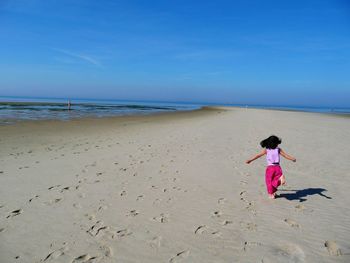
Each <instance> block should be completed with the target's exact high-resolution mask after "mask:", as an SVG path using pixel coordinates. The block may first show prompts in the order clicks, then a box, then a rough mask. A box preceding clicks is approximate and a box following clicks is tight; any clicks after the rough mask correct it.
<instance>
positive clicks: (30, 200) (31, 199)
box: [28, 195, 39, 203]
mask: <svg viewBox="0 0 350 263" xmlns="http://www.w3.org/2000/svg"><path fill="white" fill-rule="evenodd" d="M38 197H39V195H36V196H34V197H32V198H30V199H29V200H28V202H29V203H31V202H32V201H33V200H34V199H36V198H38Z"/></svg>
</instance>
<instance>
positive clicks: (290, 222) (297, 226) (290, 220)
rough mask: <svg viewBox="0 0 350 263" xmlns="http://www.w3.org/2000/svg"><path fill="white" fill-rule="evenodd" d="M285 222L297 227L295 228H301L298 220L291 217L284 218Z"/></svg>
mask: <svg viewBox="0 0 350 263" xmlns="http://www.w3.org/2000/svg"><path fill="white" fill-rule="evenodd" d="M284 222H286V223H287V224H288V225H290V226H291V227H295V228H299V227H300V225H299V224H298V223H297V222H296V221H294V220H292V219H289V218H287V219H284Z"/></svg>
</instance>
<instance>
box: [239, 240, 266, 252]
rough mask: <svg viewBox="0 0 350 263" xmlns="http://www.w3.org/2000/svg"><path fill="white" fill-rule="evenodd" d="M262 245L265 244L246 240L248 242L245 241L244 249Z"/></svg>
mask: <svg viewBox="0 0 350 263" xmlns="http://www.w3.org/2000/svg"><path fill="white" fill-rule="evenodd" d="M261 246H263V244H261V243H260V242H249V241H246V242H244V245H243V251H247V250H249V249H253V248H256V247H261Z"/></svg>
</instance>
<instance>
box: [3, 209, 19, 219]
mask: <svg viewBox="0 0 350 263" xmlns="http://www.w3.org/2000/svg"><path fill="white" fill-rule="evenodd" d="M22 212H23V210H22V209H17V210H13V211H12V212H11V213H10V214H9V215H8V216H7V217H6V218H10V217H14V216H18V215H20V214H22Z"/></svg>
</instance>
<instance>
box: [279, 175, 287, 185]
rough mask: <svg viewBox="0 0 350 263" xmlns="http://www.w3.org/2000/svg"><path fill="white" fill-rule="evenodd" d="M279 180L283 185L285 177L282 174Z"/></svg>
mask: <svg viewBox="0 0 350 263" xmlns="http://www.w3.org/2000/svg"><path fill="white" fill-rule="evenodd" d="M280 182H281V185H285V184H286V177H284V175H282V176H281V177H280Z"/></svg>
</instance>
